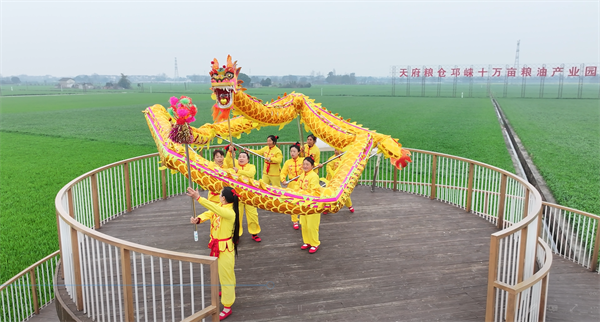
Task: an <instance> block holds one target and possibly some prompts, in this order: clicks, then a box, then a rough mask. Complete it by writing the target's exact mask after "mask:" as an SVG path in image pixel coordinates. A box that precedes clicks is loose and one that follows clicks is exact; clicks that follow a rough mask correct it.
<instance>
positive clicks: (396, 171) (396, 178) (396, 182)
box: [393, 167, 398, 191]
mask: <svg viewBox="0 0 600 322" xmlns="http://www.w3.org/2000/svg"><path fill="white" fill-rule="evenodd" d="M393 187H394V189H393V190H394V191H398V168H396V167H394V186H393Z"/></svg>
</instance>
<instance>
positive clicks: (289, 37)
mask: <svg viewBox="0 0 600 322" xmlns="http://www.w3.org/2000/svg"><path fill="white" fill-rule="evenodd" d="M599 8H600V5H599V1H597V0H595V1H378V2H377V1H368V2H367V1H193V0H192V1H109V0H104V1H86V0H74V1H69V0H67V1H51V0H47V1H27V0H0V20H1V35H0V36H1V39H0V42H1V48H0V55H1V58H0V63H1V65H0V73H1V74H2V76H11V75H19V74H27V75H48V74H49V75H54V76H60V77H64V76H70V77H73V76H77V75H81V74H92V73H97V74H101V75H103V74H111V75H112V74H115V75H116V74H119V73H124V74H126V75H139V74H145V75H156V74H160V73H166V74H167V75H168V76H169V77H172V76H173V73H174V60H175V57H177V63H178V69H179V75H180V76H185V75H191V74H207V73H208V71H209V65H210V61H211V60H212V58H213V57H216V58H217V59H218V60H219V61H220V62H221V63H222V62H223V61H225V59H226V57H227V54H231V55H232V57H233V59H234V60H237V61H238V66H241V67H242V72H245V73H247V74H250V75H288V74H295V75H309V74H311V72H312V71H314V72H315V73H317V72H321V73H322V74H327V72H329V71H331V70H332V69H335V70H336V71H337V73H338V74H343V73H352V72H354V73H356V75H358V76H367V75H369V76H387V75H389V70H390V66H391V65H408V64H413V65H428V64H431V65H438V64H439V65H454V64H457V65H463V64H502V65H504V64H512V63H513V62H514V59H515V50H516V43H517V40H519V39H520V40H521V47H520V49H521V50H520V62H521V64H525V63H527V64H533V63H594V62H598V61H600V57H599V46H600V40H599V38H600V37H599V28H600V18H599V15H600V9H599Z"/></svg>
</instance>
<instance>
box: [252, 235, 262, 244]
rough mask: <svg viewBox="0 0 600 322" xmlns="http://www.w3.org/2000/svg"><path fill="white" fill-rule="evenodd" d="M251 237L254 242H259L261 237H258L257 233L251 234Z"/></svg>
mask: <svg viewBox="0 0 600 322" xmlns="http://www.w3.org/2000/svg"><path fill="white" fill-rule="evenodd" d="M252 239H253V240H254V241H255V242H260V241H261V239H260V237H258V235H252Z"/></svg>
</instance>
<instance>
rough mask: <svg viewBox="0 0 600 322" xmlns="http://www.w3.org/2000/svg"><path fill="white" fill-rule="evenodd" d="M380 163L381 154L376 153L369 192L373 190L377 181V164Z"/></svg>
mask: <svg viewBox="0 0 600 322" xmlns="http://www.w3.org/2000/svg"><path fill="white" fill-rule="evenodd" d="M380 163H381V154H378V155H377V162H376V163H375V171H374V172H373V184H372V185H371V192H373V191H375V184H376V183H377V175H378V174H379V164H380Z"/></svg>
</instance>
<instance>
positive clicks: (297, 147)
mask: <svg viewBox="0 0 600 322" xmlns="http://www.w3.org/2000/svg"><path fill="white" fill-rule="evenodd" d="M292 148H294V149H296V151H298V152H300V142H296V143H294V144H292V145H290V150H292Z"/></svg>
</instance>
